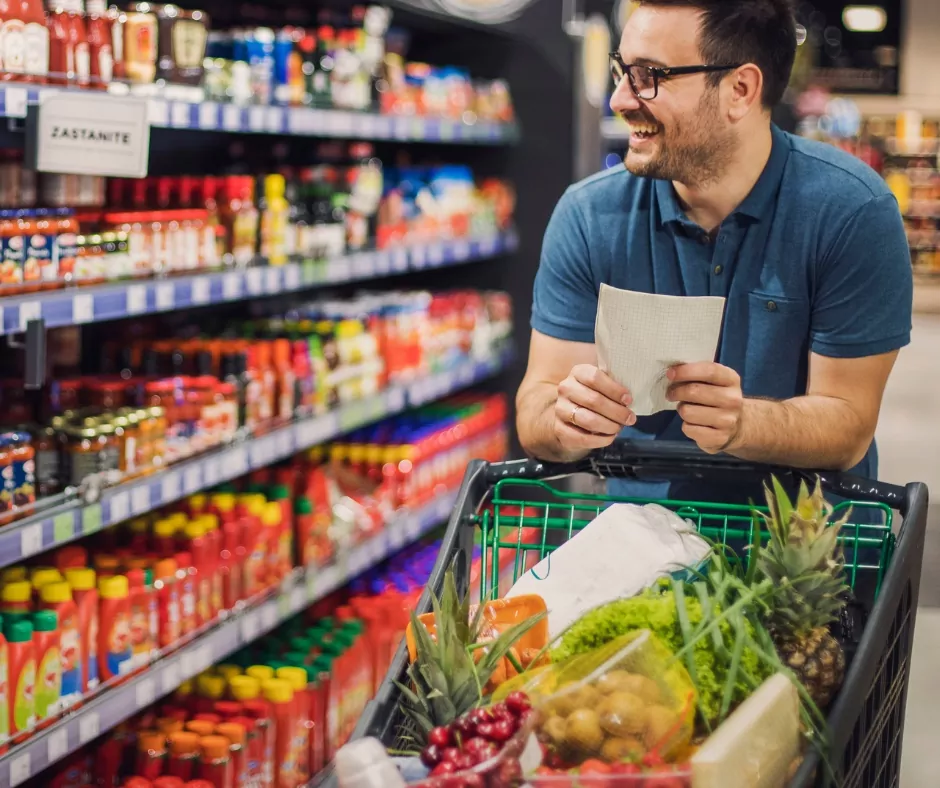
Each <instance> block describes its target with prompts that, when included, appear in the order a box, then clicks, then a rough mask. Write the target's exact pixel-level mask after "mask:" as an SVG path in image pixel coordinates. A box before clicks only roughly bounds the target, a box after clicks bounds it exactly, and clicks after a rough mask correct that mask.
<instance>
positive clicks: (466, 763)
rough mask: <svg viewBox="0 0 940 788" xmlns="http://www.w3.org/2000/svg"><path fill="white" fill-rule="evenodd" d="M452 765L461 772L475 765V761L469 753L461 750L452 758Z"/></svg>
mask: <svg viewBox="0 0 940 788" xmlns="http://www.w3.org/2000/svg"><path fill="white" fill-rule="evenodd" d="M454 766H456V767H457V771H458V772H463V771H466V770H467V769H472V768H473V767H474V766H476V762H475V761H474V759H473V756H472V755H471V754H470V753H468V752H462V753H460V755H458V756H457V757H456V758H454Z"/></svg>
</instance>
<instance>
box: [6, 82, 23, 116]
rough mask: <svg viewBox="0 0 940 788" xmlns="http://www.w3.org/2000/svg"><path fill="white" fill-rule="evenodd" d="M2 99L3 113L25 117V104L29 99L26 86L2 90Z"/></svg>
mask: <svg viewBox="0 0 940 788" xmlns="http://www.w3.org/2000/svg"><path fill="white" fill-rule="evenodd" d="M3 99H4V105H5V106H4V113H3V114H4V115H9V116H10V117H11V118H25V117H26V105H27V102H28V100H29V94H28V93H27V92H26V88H12V87H8V88H6V89H5V90H4V92H3Z"/></svg>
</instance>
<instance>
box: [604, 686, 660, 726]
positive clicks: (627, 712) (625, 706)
mask: <svg viewBox="0 0 940 788" xmlns="http://www.w3.org/2000/svg"><path fill="white" fill-rule="evenodd" d="M597 713H598V715H599V716H600V724H601V727H602V728H603V729H604V730H605V731H607V733H609V734H611V735H613V736H639V735H642V733H643V731H644V730H646V723H647V716H648V715H647V710H646V704H645V703H644V702H643V701H642V700H641V699H640V698H638V697H637V696H636V695H634V694H633V693H631V692H614V693H612V694H610V695H608V696H607V697H606V698H604V700H602V701H601V703H600V705H599V706H598V708H597Z"/></svg>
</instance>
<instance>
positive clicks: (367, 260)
mask: <svg viewBox="0 0 940 788" xmlns="http://www.w3.org/2000/svg"><path fill="white" fill-rule="evenodd" d="M352 270H353V276H355V277H356V278H357V279H369V278H371V277H372V276H374V275H375V260H374V259H373V257H372V255H371V254H368V253H360V254H356V255H353V258H352Z"/></svg>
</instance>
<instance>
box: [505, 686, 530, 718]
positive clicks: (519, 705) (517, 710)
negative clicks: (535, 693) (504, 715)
mask: <svg viewBox="0 0 940 788" xmlns="http://www.w3.org/2000/svg"><path fill="white" fill-rule="evenodd" d="M506 708H507V709H509V710H510V711H511V712H512V713H513V714H515V715H516V716H517V717H519V716H521V715H522V713H523V712H524V711H528V710H529V709H531V708H532V703H531V701H530V700H529V696H528V695H526V694H525V693H524V692H520V691H519V690H516V691H515V692H510V693H509V694H508V695H507V696H506Z"/></svg>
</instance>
